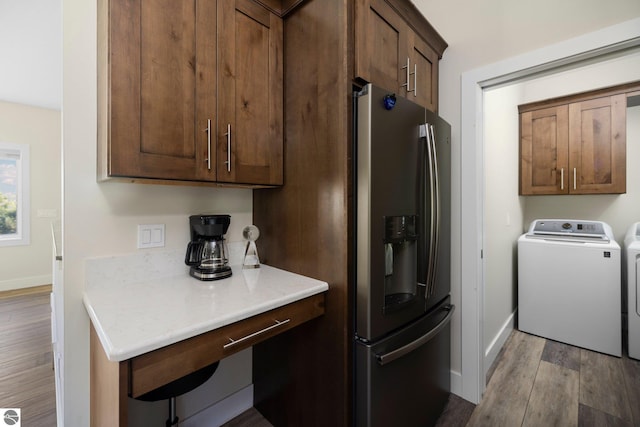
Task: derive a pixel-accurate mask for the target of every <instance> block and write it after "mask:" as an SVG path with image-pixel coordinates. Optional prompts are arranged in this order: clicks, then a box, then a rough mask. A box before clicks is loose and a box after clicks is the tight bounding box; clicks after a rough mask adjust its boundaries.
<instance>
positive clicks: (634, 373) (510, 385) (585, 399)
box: [452, 330, 640, 427]
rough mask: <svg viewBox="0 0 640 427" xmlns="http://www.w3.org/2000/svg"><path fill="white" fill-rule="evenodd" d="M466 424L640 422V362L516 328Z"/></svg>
mask: <svg viewBox="0 0 640 427" xmlns="http://www.w3.org/2000/svg"><path fill="white" fill-rule="evenodd" d="M523 396H528V397H527V398H526V399H524V400H523ZM452 425H453V424H452ZM456 425H460V426H464V425H465V424H456ZM466 425H467V426H468V427H478V426H491V427H496V426H533V427H537V426H563V427H564V426H567V427H572V426H581V427H590V426H593V427H601V426H620V427H631V426H640V361H637V360H633V359H629V358H628V357H626V356H623V357H622V358H617V357H613V356H608V355H604V354H601V353H596V352H593V351H589V350H584V349H580V348H576V347H572V346H569V345H566V344H562V343H558V342H555V341H551V340H546V339H544V338H540V337H536V336H533V335H529V334H525V333H523V332H520V331H517V330H516V331H514V332H513V333H512V334H511V336H510V337H509V340H508V341H507V343H506V344H505V348H504V352H503V354H502V356H500V359H499V361H498V363H497V367H496V369H495V372H494V374H493V375H492V377H491V379H490V381H489V384H488V385H487V390H486V392H485V395H484V397H483V399H482V401H481V402H480V404H479V405H478V406H477V407H476V408H475V410H474V411H473V413H472V415H471V418H470V419H469V421H468V423H466Z"/></svg>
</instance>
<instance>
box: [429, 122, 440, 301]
mask: <svg viewBox="0 0 640 427" xmlns="http://www.w3.org/2000/svg"><path fill="white" fill-rule="evenodd" d="M429 129H430V130H431V141H430V142H431V152H432V153H433V155H432V158H433V163H432V165H431V168H432V169H433V177H434V179H433V185H432V188H433V193H432V194H433V196H432V197H433V199H434V201H435V209H434V211H433V214H432V215H434V216H435V221H432V226H433V230H432V233H433V235H434V245H433V247H432V248H431V251H430V252H431V255H433V258H432V260H433V261H432V262H433V264H432V265H431V280H430V285H431V289H430V290H429V293H428V295H429V296H431V295H433V292H434V291H435V286H436V268H437V266H438V247H439V246H440V182H439V178H438V177H439V175H440V171H439V170H438V155H437V153H436V136H435V133H434V131H433V125H429Z"/></svg>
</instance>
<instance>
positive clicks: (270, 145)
mask: <svg viewBox="0 0 640 427" xmlns="http://www.w3.org/2000/svg"><path fill="white" fill-rule="evenodd" d="M282 50H283V32H282V20H281V19H280V18H278V17H277V16H275V15H274V14H272V13H270V12H269V11H268V10H266V9H265V8H263V7H262V6H260V5H258V4H257V3H254V2H252V1H250V0H232V1H220V2H218V52H219V58H218V61H219V64H218V65H219V66H218V70H219V72H218V100H219V104H218V141H217V158H218V160H217V167H218V175H217V180H218V181H219V182H230V183H249V184H264V185H279V184H282V175H283V173H282V164H283V159H282V152H283V64H282V60H283V52H282ZM300 78H304V77H303V76H300Z"/></svg>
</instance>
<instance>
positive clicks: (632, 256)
mask: <svg viewBox="0 0 640 427" xmlns="http://www.w3.org/2000/svg"><path fill="white" fill-rule="evenodd" d="M624 247H625V260H626V262H625V264H626V268H625V277H626V304H627V343H628V347H629V357H633V358H634V359H638V360H640V222H636V223H635V224H633V225H632V226H631V227H630V228H629V231H627V234H626V235H625V238H624Z"/></svg>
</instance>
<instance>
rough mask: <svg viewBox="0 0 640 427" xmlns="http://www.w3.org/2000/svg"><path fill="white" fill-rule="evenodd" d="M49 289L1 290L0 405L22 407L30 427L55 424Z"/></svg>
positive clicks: (48, 426) (27, 424)
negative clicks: (2, 291) (7, 291)
mask: <svg viewBox="0 0 640 427" xmlns="http://www.w3.org/2000/svg"><path fill="white" fill-rule="evenodd" d="M50 292H51V287H50V286H48V287H40V288H38V289H37V290H36V291H35V292H33V289H32V290H25V291H24V292H11V293H0V346H1V347H0V348H1V350H0V407H2V408H21V415H22V425H23V426H28V427H52V426H53V427H55V425H56V398H55V385H54V372H53V354H52V349H51V306H50V302H49V301H50V300H49V298H50V297H49V294H50Z"/></svg>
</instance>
